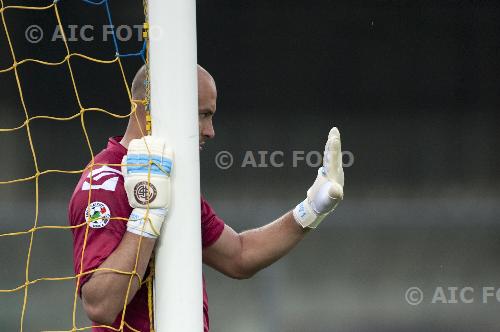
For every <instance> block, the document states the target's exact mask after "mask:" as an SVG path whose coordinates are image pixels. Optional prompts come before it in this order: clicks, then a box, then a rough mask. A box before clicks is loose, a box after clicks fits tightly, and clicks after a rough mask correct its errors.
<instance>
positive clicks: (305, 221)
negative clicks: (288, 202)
mask: <svg viewBox="0 0 500 332" xmlns="http://www.w3.org/2000/svg"><path fill="white" fill-rule="evenodd" d="M326 215H327V214H317V213H316V212H314V210H313V208H312V206H311V203H310V202H309V199H308V198H306V199H305V200H304V201H302V202H300V203H299V204H298V205H297V206H296V207H295V209H293V217H294V218H295V221H296V222H297V223H298V224H299V225H300V226H302V228H306V227H307V228H316V227H317V226H318V225H319V224H320V223H321V221H323V219H325V217H326Z"/></svg>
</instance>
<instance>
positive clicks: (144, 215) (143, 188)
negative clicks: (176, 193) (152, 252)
mask: <svg viewBox="0 0 500 332" xmlns="http://www.w3.org/2000/svg"><path fill="white" fill-rule="evenodd" d="M172 161H173V152H172V150H171V149H170V148H169V147H167V146H166V143H165V141H164V140H163V139H161V138H158V137H152V136H145V137H143V138H141V139H134V140H132V141H131V142H130V144H129V147H128V153H127V155H126V156H124V157H123V160H122V173H123V177H124V180H125V191H126V192H127V197H128V201H129V204H130V206H131V207H133V208H134V210H133V211H132V214H131V215H130V218H129V221H128V222H127V231H129V232H131V233H134V234H137V235H141V236H145V237H149V238H153V239H155V238H157V237H158V236H159V235H160V231H161V226H162V224H163V221H164V220H165V216H166V215H167V209H168V206H169V203H170V172H171V170H172V166H173V163H172Z"/></svg>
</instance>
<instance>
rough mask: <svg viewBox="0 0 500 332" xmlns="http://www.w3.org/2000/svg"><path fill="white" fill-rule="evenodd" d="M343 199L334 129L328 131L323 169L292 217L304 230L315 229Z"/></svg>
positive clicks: (338, 138) (341, 177)
mask: <svg viewBox="0 0 500 332" xmlns="http://www.w3.org/2000/svg"><path fill="white" fill-rule="evenodd" d="M343 198H344V170H343V169H342V149H341V145H340V133H339V131H338V129H337V128H336V127H333V128H332V129H331V130H330V134H329V135H328V141H327V142H326V146H325V152H324V156H323V167H321V168H320V169H319V170H318V176H317V178H316V181H315V182H314V184H313V185H312V187H311V188H309V190H308V191H307V198H306V199H305V200H304V201H303V202H301V203H300V204H299V205H297V206H296V207H295V209H294V210H293V216H294V218H295V220H296V221H297V222H298V223H299V224H300V225H301V226H302V227H304V228H306V227H309V228H316V227H317V226H318V225H319V224H320V223H321V221H323V219H324V218H325V217H326V216H327V215H328V214H329V213H330V212H332V211H333V210H334V209H335V208H336V207H337V205H338V204H339V202H340V201H341V200H342V199H343Z"/></svg>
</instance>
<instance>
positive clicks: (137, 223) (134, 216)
mask: <svg viewBox="0 0 500 332" xmlns="http://www.w3.org/2000/svg"><path fill="white" fill-rule="evenodd" d="M166 214H167V210H166V209H149V210H147V209H140V208H136V209H134V210H133V211H132V213H131V214H130V217H129V220H128V222H127V231H128V232H130V233H133V234H136V235H139V236H144V237H147V238H150V239H156V238H158V236H160V230H161V226H162V224H163V221H164V219H165V216H166Z"/></svg>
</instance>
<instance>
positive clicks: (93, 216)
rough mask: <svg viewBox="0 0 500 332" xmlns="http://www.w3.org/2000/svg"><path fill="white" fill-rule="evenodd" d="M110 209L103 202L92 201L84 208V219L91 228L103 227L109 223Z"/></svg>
mask: <svg viewBox="0 0 500 332" xmlns="http://www.w3.org/2000/svg"><path fill="white" fill-rule="evenodd" d="M110 218H111V211H110V210H109V207H108V206H107V205H106V204H104V203H103V202H92V203H90V205H89V206H87V209H86V210H85V220H86V221H87V222H88V223H89V226H90V227H91V228H103V227H104V226H106V225H107V224H108V223H109V219H110Z"/></svg>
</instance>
